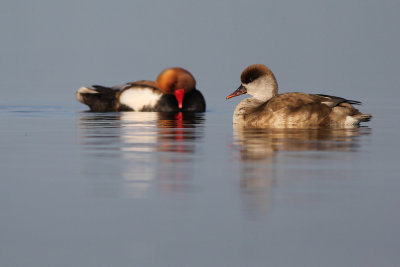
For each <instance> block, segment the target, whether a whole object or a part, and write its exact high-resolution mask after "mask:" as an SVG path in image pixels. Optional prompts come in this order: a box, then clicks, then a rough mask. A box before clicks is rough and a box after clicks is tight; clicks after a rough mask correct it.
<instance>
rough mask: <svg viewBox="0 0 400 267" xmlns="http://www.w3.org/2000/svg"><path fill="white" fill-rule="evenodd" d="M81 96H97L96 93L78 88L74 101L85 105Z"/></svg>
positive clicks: (88, 89) (85, 88)
mask: <svg viewBox="0 0 400 267" xmlns="http://www.w3.org/2000/svg"><path fill="white" fill-rule="evenodd" d="M81 94H98V92H97V91H95V90H93V89H90V88H87V87H81V88H79V90H78V91H76V99H78V101H79V102H81V103H83V104H85V102H83V97H82V96H81Z"/></svg>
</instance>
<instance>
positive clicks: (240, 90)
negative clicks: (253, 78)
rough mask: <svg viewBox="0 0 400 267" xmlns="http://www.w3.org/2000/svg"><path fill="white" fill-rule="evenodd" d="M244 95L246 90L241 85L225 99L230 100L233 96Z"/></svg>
mask: <svg viewBox="0 0 400 267" xmlns="http://www.w3.org/2000/svg"><path fill="white" fill-rule="evenodd" d="M245 93H247V90H246V88H245V87H244V86H243V85H240V86H239V88H238V89H236V91H235V92H233V93H232V94H230V95H228V96H227V97H226V99H229V98H232V97H235V96H238V95H243V94H245Z"/></svg>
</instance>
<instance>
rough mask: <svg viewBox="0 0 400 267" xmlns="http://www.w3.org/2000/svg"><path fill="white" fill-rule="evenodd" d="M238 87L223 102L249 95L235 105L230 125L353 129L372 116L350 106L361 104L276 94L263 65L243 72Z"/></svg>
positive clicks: (311, 95)
mask: <svg viewBox="0 0 400 267" xmlns="http://www.w3.org/2000/svg"><path fill="white" fill-rule="evenodd" d="M240 78H241V82H242V83H241V85H240V86H239V88H238V89H237V90H236V91H234V92H233V93H232V94H230V95H228V96H227V97H226V99H229V98H232V97H235V96H238V95H242V94H246V93H247V94H249V95H251V96H253V97H251V98H246V99H244V100H243V101H242V102H240V103H239V104H238V106H237V107H236V109H235V111H234V114H233V123H234V124H237V125H238V126H244V127H259V128H268V127H271V128H313V127H338V128H350V127H357V126H358V125H359V124H360V122H367V121H369V120H370V119H371V117H372V115H370V114H363V113H361V112H360V111H358V110H357V109H356V108H354V107H353V105H359V104H361V102H359V101H354V100H347V99H344V98H341V97H337V96H330V95H322V94H306V93H294V92H293V93H284V94H277V93H278V83H277V82H276V79H275V76H274V74H273V73H272V71H271V70H270V69H269V68H268V67H267V66H265V65H262V64H255V65H251V66H249V67H247V68H246V69H244V71H243V72H242V75H241V77H240Z"/></svg>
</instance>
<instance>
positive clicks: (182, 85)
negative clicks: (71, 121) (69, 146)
mask: <svg viewBox="0 0 400 267" xmlns="http://www.w3.org/2000/svg"><path fill="white" fill-rule="evenodd" d="M76 98H77V100H78V101H79V102H81V103H83V104H86V105H88V106H89V108H90V111H94V112H109V111H159V112H179V111H183V112H185V111H190V112H204V111H205V110H206V102H205V100H204V97H203V95H202V94H201V92H200V91H199V90H197V89H196V80H195V79H194V77H193V75H192V74H191V73H190V72H189V71H187V70H185V69H183V68H168V69H166V70H164V71H162V72H161V73H160V74H159V75H158V77H157V80H156V82H153V81H147V80H142V81H136V82H129V83H126V84H124V85H120V86H112V87H105V86H101V85H93V89H92V88H88V87H81V88H80V89H79V90H78V91H77V92H76Z"/></svg>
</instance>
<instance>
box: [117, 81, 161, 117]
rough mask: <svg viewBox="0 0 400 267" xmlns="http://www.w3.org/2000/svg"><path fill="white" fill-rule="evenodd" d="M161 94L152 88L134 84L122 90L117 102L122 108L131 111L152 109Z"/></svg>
mask: <svg viewBox="0 0 400 267" xmlns="http://www.w3.org/2000/svg"><path fill="white" fill-rule="evenodd" d="M162 95H163V94H162V93H161V92H160V91H159V90H156V89H154V88H150V87H146V86H142V87H139V86H134V87H131V88H127V89H125V90H123V91H122V92H121V94H120V96H119V103H120V106H121V107H123V109H128V110H129V109H130V110H133V111H153V109H154V107H155V106H156V105H157V102H158V101H159V100H160V98H161V96H162Z"/></svg>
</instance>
